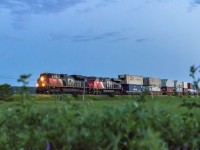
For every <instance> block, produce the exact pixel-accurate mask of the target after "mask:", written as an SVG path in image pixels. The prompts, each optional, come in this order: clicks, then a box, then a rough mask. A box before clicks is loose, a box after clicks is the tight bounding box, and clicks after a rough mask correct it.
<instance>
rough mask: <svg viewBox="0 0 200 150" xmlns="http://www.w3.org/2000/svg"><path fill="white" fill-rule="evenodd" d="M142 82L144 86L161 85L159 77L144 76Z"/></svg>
mask: <svg viewBox="0 0 200 150" xmlns="http://www.w3.org/2000/svg"><path fill="white" fill-rule="evenodd" d="M143 83H144V85H145V86H157V87H160V86H161V80H160V79H159V78H151V77H146V78H144V79H143Z"/></svg>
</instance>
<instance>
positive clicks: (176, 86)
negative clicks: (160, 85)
mask: <svg viewBox="0 0 200 150" xmlns="http://www.w3.org/2000/svg"><path fill="white" fill-rule="evenodd" d="M174 87H175V89H180V88H183V82H181V81H177V80H175V81H174Z"/></svg>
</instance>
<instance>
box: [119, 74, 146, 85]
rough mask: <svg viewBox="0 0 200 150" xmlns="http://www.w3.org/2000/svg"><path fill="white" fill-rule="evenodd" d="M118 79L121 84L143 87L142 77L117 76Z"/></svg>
mask: <svg viewBox="0 0 200 150" xmlns="http://www.w3.org/2000/svg"><path fill="white" fill-rule="evenodd" d="M118 77H119V79H121V80H122V81H121V84H135V85H143V77H142V76H135V75H127V74H125V75H119V76H118Z"/></svg>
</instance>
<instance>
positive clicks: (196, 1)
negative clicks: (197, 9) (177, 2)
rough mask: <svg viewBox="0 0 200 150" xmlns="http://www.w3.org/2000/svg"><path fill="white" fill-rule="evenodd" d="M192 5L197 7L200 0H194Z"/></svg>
mask: <svg viewBox="0 0 200 150" xmlns="http://www.w3.org/2000/svg"><path fill="white" fill-rule="evenodd" d="M192 3H193V4H197V5H199V4H200V0H193V2H192Z"/></svg>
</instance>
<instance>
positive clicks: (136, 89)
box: [122, 84, 142, 94]
mask: <svg viewBox="0 0 200 150" xmlns="http://www.w3.org/2000/svg"><path fill="white" fill-rule="evenodd" d="M122 90H123V91H124V93H126V94H134V93H140V92H141V91H142V86H141V85H135V84H122Z"/></svg>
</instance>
